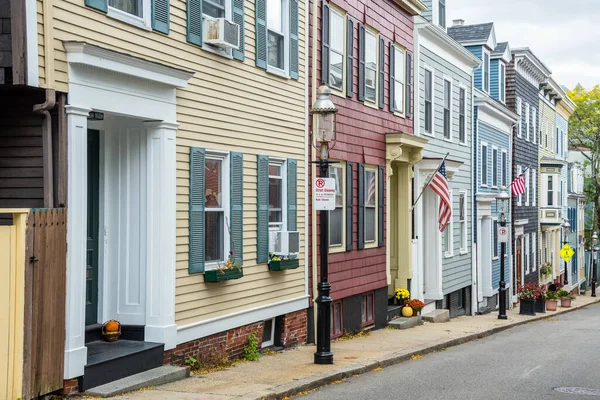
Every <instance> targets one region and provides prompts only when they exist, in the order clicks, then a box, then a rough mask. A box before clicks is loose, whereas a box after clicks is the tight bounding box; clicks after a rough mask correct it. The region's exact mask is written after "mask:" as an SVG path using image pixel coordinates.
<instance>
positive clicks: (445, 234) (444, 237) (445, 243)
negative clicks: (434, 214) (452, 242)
mask: <svg viewBox="0 0 600 400" xmlns="http://www.w3.org/2000/svg"><path fill="white" fill-rule="evenodd" d="M449 232H450V225H448V226H446V229H444V232H442V252H443V253H447V252H448V235H449Z"/></svg>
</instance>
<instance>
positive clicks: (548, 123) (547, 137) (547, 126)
mask: <svg viewBox="0 0 600 400" xmlns="http://www.w3.org/2000/svg"><path fill="white" fill-rule="evenodd" d="M549 136H550V122H548V121H546V148H548V146H550V141H549Z"/></svg>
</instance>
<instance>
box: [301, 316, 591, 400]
mask: <svg viewBox="0 0 600 400" xmlns="http://www.w3.org/2000/svg"><path fill="white" fill-rule="evenodd" d="M599 360H600V304H594V305H591V306H589V307H586V308H584V309H581V310H578V311H574V312H571V313H566V314H562V315H558V316H555V317H552V318H550V319H548V320H543V321H538V322H533V323H530V324H526V325H522V326H519V327H516V328H513V329H510V330H507V331H504V332H501V333H498V334H495V335H492V336H490V337H487V338H485V339H481V340H478V341H475V342H470V343H466V344H463V345H461V346H457V347H452V348H449V349H446V350H444V351H440V352H437V353H433V354H428V355H425V356H423V358H420V359H414V360H410V361H407V362H404V363H401V364H398V365H394V366H391V367H387V368H384V369H382V370H381V371H373V372H369V373H366V374H363V375H360V376H355V377H352V378H350V379H347V380H344V381H341V382H338V383H336V384H332V385H328V386H326V387H323V388H321V389H318V390H316V391H314V392H311V393H309V394H308V395H306V396H303V397H302V399H307V400H309V399H310V400H321V399H322V400H332V399H344V400H352V399H357V400H359V399H360V400H362V399H394V400H399V399H411V400H417V399H427V400H429V399H453V400H455V399H456V400H466V399H486V400H487V399H502V400H504V399H528V400H529V399H565V400H568V399H573V400H575V399H589V400H592V399H594V398H597V399H600V361H599ZM560 387H562V388H567V389H564V390H566V391H567V392H578V391H579V390H580V389H574V388H582V389H586V391H587V393H588V394H586V395H583V394H573V393H564V392H559V391H557V390H555V388H560Z"/></svg>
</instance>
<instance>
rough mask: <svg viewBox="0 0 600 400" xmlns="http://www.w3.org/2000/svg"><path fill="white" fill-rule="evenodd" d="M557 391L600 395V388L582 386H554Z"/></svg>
mask: <svg viewBox="0 0 600 400" xmlns="http://www.w3.org/2000/svg"><path fill="white" fill-rule="evenodd" d="M554 390H556V391H557V392H560V393H568V394H579V395H583V396H600V389H590V388H582V387H557V388H554Z"/></svg>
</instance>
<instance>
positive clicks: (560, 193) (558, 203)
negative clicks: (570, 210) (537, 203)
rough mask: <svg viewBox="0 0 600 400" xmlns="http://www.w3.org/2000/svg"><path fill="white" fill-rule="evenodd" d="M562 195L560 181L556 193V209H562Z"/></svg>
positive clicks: (561, 183)
mask: <svg viewBox="0 0 600 400" xmlns="http://www.w3.org/2000/svg"><path fill="white" fill-rule="evenodd" d="M562 193H563V181H562V179H561V181H560V185H558V193H557V196H556V198H557V201H556V204H557V205H558V207H562Z"/></svg>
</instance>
